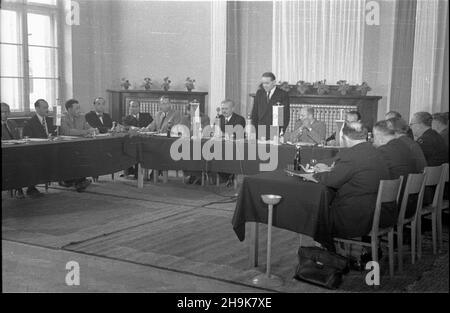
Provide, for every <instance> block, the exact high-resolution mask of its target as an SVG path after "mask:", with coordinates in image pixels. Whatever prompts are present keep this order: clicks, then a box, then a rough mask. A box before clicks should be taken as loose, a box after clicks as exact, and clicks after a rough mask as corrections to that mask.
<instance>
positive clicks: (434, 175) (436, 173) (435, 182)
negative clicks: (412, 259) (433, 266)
mask: <svg viewBox="0 0 450 313" xmlns="http://www.w3.org/2000/svg"><path fill="white" fill-rule="evenodd" d="M445 168H446V165H445V164H444V165H440V166H427V167H425V169H424V173H425V174H426V178H425V187H429V186H435V187H436V189H435V191H434V196H433V202H432V203H431V204H429V205H427V206H424V207H422V209H421V210H420V211H419V212H418V216H417V258H418V259H420V258H421V257H422V216H426V215H429V214H431V225H432V226H431V235H432V240H433V254H436V253H437V224H438V223H437V222H438V217H437V213H438V204H439V199H440V198H441V199H442V197H441V194H442V192H443V191H444V186H443V184H444V182H443V181H444V177H445V175H446V174H445V172H444V169H445ZM439 221H440V222H441V219H439ZM441 235H442V234H441Z"/></svg>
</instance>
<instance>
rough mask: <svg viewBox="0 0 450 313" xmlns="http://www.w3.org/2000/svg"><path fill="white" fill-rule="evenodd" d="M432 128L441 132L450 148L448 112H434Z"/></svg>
mask: <svg viewBox="0 0 450 313" xmlns="http://www.w3.org/2000/svg"><path fill="white" fill-rule="evenodd" d="M431 128H433V129H434V130H435V131H437V132H438V133H439V135H441V137H442V138H443V139H444V143H445V144H446V145H447V149H448V112H447V113H435V114H433V121H432V122H431Z"/></svg>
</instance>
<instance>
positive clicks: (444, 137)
mask: <svg viewBox="0 0 450 313" xmlns="http://www.w3.org/2000/svg"><path fill="white" fill-rule="evenodd" d="M439 134H440V135H441V137H442V138H443V139H444V143H445V145H446V146H447V149H448V127H447V128H446V129H444V130H443V131H441V132H440V133H439Z"/></svg>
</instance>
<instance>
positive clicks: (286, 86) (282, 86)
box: [279, 81, 291, 92]
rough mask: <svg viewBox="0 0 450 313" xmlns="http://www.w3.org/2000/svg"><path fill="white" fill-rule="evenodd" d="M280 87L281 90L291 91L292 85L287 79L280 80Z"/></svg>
mask: <svg viewBox="0 0 450 313" xmlns="http://www.w3.org/2000/svg"><path fill="white" fill-rule="evenodd" d="M279 87H280V89H281V90H284V91H286V92H289V91H290V90H291V86H289V83H288V82H287V81H284V82H280V85H279Z"/></svg>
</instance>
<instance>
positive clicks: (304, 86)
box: [296, 80, 311, 95]
mask: <svg viewBox="0 0 450 313" xmlns="http://www.w3.org/2000/svg"><path fill="white" fill-rule="evenodd" d="M296 85H297V91H298V92H299V94H301V95H304V94H305V93H306V92H308V91H309V88H311V83H308V82H305V81H304V80H299V81H298V82H297V84H296Z"/></svg>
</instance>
